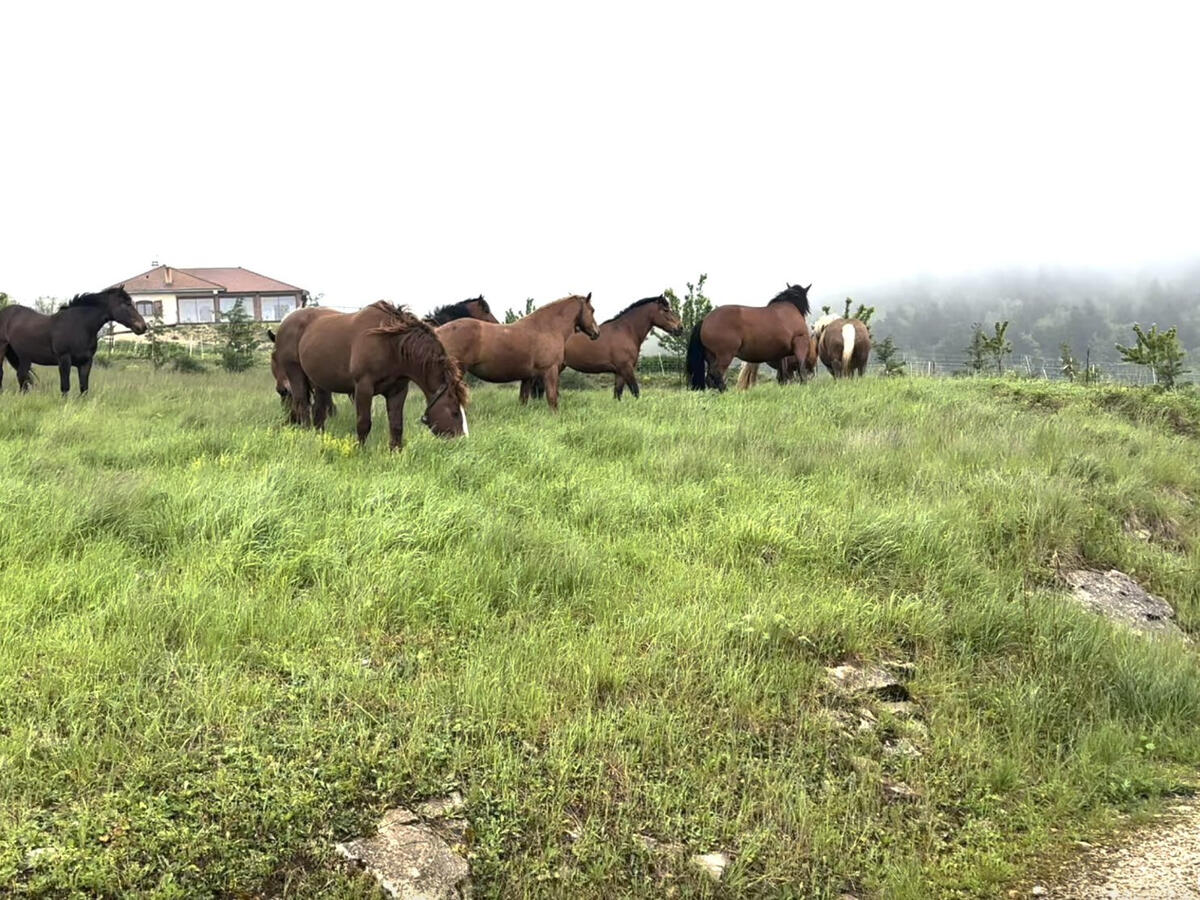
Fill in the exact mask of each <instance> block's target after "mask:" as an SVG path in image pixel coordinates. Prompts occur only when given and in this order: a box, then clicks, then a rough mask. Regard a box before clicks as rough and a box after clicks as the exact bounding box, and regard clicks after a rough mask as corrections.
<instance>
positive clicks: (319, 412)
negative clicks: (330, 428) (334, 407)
mask: <svg viewBox="0 0 1200 900" xmlns="http://www.w3.org/2000/svg"><path fill="white" fill-rule="evenodd" d="M328 415H329V391H327V390H325V388H320V387H317V386H315V385H314V386H313V400H312V417H313V427H314V428H315V429H317V431H324V430H325V419H326V417H327V416H328Z"/></svg>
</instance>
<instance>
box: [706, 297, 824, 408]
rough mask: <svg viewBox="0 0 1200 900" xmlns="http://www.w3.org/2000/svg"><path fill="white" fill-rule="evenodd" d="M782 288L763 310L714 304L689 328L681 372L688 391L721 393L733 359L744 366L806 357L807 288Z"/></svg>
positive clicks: (761, 307)
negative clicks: (684, 370) (709, 389)
mask: <svg viewBox="0 0 1200 900" xmlns="http://www.w3.org/2000/svg"><path fill="white" fill-rule="evenodd" d="M810 287H812V285H811V284H810V285H809V286H808V287H800V286H799V285H795V286H793V285H788V287H787V289H786V290H784V291H781V292H780V293H779V294H777V295H776V296H775V297H774V298H773V299H772V300H771V302H769V303H768V304H767V305H766V306H718V307H717V308H716V309H714V310H713V311H712V312H710V313H709V314H708V315H707V316H705V317H704V319H703V320H702V321H701V322H699V323H698V324H697V325H696V326H695V327H694V328H693V329H692V337H691V340H690V341H689V342H688V351H687V371H688V376H689V379H690V384H691V388H692V390H694V391H702V390H704V389H705V388H706V387H712V388H716V389H717V390H720V391H723V390H725V371H726V370H727V369H728V368H729V364H730V363H731V362H733V360H734V357H737V358H738V359H741V360H742V361H743V362H747V363H764V362H772V361H773V360H781V359H783V358H784V357H785V356H788V355H792V356H795V357H796V358H797V359H805V358H806V357H807V356H808V346H809V343H810V338H809V333H808V323H807V322H806V321H805V318H804V317H805V316H806V315H808V288H810Z"/></svg>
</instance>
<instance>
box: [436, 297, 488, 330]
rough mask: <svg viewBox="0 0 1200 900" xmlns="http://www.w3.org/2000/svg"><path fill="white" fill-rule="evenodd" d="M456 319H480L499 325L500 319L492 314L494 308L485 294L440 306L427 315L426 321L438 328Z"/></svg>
mask: <svg viewBox="0 0 1200 900" xmlns="http://www.w3.org/2000/svg"><path fill="white" fill-rule="evenodd" d="M455 319H478V320H479V321H480V322H490V323H491V324H493V325H499V324H500V321H499V320H498V319H497V318H496V317H495V316H493V315H492V308H491V307H490V306H488V302H487V301H486V300H484V299H483V294H480V295H479V296H478V297H472V298H471V299H470V300H460V301H459V302H458V303H448V304H446V305H445V306H439V307H438V308H437V309H435V310H434V311H433V312H431V313H430V314H429V315H427V316H426V317H425V321H426V322H428V323H429V324H430V325H432V326H433V327H434V328H436V327H437V326H439V325H445V324H446V323H447V322H453V321H454V320H455Z"/></svg>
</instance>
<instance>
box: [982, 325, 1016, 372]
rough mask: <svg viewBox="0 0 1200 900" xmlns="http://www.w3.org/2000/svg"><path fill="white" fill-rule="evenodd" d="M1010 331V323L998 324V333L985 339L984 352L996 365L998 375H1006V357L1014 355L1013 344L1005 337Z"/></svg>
mask: <svg viewBox="0 0 1200 900" xmlns="http://www.w3.org/2000/svg"><path fill="white" fill-rule="evenodd" d="M1007 331H1008V322H1007V321H1004V322H997V323H996V333H995V334H993V335H992V336H991V337H988V338H984V339H983V349H984V352H985V353H987V354H988V355H989V356H991V357H992V361H993V362H995V363H996V374H998V375H1003V374H1004V357H1006V356H1008V355H1010V354H1011V353H1012V349H1013V347H1012V342H1011V341H1010V340H1009V339H1008V338H1006V337H1005V336H1004V335H1005V333H1006V332H1007Z"/></svg>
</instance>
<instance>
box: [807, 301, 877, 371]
mask: <svg viewBox="0 0 1200 900" xmlns="http://www.w3.org/2000/svg"><path fill="white" fill-rule="evenodd" d="M813 340H814V341H815V342H816V344H817V355H818V356H819V357H820V359H821V362H822V363H824V364H825V368H826V369H828V370H829V374H830V375H832V376H833V377H834V378H850V377H853V376H854V375H858V376H860V377H861V376H863V375H865V374H866V372H867V360H868V359H869V358H870V356H871V332H869V331H868V330H867V326H866V325H864V324H863V323H862V322H861V321H859V320H858V319H844V318H842V317H841V316H834V315H824V316H821V318H819V319H817V321H816V322H814V323H813ZM813 368H816V363H815V362H814V363H813Z"/></svg>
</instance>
